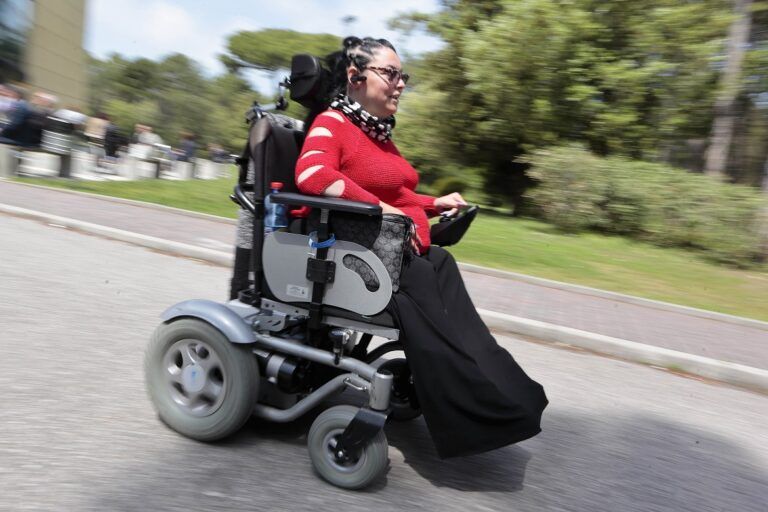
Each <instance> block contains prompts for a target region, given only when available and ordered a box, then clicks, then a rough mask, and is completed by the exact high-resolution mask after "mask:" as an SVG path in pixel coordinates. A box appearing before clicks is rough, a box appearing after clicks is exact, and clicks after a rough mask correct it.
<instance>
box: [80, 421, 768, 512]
mask: <svg viewBox="0 0 768 512" xmlns="http://www.w3.org/2000/svg"><path fill="white" fill-rule="evenodd" d="M316 413H317V411H314V412H313V413H311V414H309V415H307V416H305V417H303V418H301V419H300V420H298V421H296V422H293V423H288V424H274V423H272V424H270V423H265V422H262V421H258V420H251V421H250V422H249V423H248V424H247V425H246V426H245V428H244V429H243V430H242V431H241V432H240V433H238V434H237V435H235V436H233V437H232V438H231V439H229V440H227V441H224V442H219V443H213V444H203V443H196V442H193V441H189V440H186V439H184V438H182V437H180V436H179V437H176V436H175V434H173V435H169V434H171V433H169V432H168V431H162V429H164V427H163V426H162V425H161V424H160V422H159V421H158V423H157V426H156V428H157V435H156V436H153V437H155V438H156V440H155V443H157V441H162V442H163V443H164V444H165V445H172V446H168V447H167V448H158V451H157V452H155V453H154V455H152V454H151V453H152V452H147V451H144V452H143V453H144V457H140V458H141V459H143V460H136V461H135V462H134V463H131V464H127V465H124V466H122V467H119V466H116V467H115V468H114V471H115V474H113V475H112V476H111V477H107V478H106V479H104V480H102V481H101V482H100V484H101V485H97V486H95V488H93V491H94V492H93V494H92V495H91V496H92V497H93V499H94V500H95V501H92V502H90V503H92V504H94V505H97V507H98V508H99V509H100V510H140V509H141V510H170V509H173V510H176V509H179V510H180V509H183V508H184V507H187V508H186V509H188V510H209V509H212V508H211V507H214V508H219V509H226V510H248V509H250V508H249V507H253V506H255V505H256V504H258V505H260V507H264V508H263V509H264V510H269V509H271V508H272V507H277V508H282V509H288V508H291V509H296V505H297V504H302V506H304V507H305V508H302V510H310V509H312V508H311V505H310V503H312V502H316V503H318V506H319V507H320V508H318V509H317V510H321V509H323V508H322V507H323V505H322V504H323V503H324V504H328V503H330V502H333V501H335V500H341V502H343V503H345V505H349V508H348V509H349V510H371V509H375V508H377V507H379V508H381V509H382V510H389V509H393V510H394V509H398V508H400V507H406V508H409V509H414V508H417V507H420V508H423V509H424V510H432V509H433V507H435V506H437V505H438V504H439V506H440V509H445V510H466V506H467V505H468V504H470V503H471V504H472V505H473V507H474V506H477V508H484V509H488V510H511V509H514V510H517V511H539V510H569V511H570V510H573V511H581V510H589V511H591V512H598V511H606V512H607V511H611V512H613V511H617V510H621V511H622V512H634V511H638V512H639V511H646V510H665V511H666V510H670V511H672V510H674V511H675V512H682V511H691V512H692V511H696V512H702V511H716V510H733V511H739V512H747V511H755V512H758V511H761V512H762V511H765V510H766V509H765V501H764V499H765V496H766V495H768V470H767V469H766V467H765V465H764V461H765V459H764V458H762V459H760V458H759V457H764V455H757V456H755V455H753V454H751V453H749V452H747V451H746V450H745V449H744V448H743V447H742V446H740V444H739V442H738V440H737V438H734V439H730V438H728V437H724V436H723V435H721V434H718V433H715V432H711V431H708V430H706V429H701V428H691V427H690V426H688V425H685V424H681V423H677V422H672V421H668V420H667V419H665V418H663V417H660V416H653V415H649V414H643V415H639V414H636V415H613V416H611V415H603V416H597V415H593V416H592V415H579V414H573V412H568V413H565V412H561V411H552V412H550V413H549V414H545V422H544V426H543V428H544V430H543V432H542V433H541V434H540V435H539V436H537V437H535V438H533V439H531V440H528V441H525V442H524V443H523V445H516V446H509V447H506V448H502V449H499V450H494V451H491V452H488V453H485V454H480V455H475V456H471V457H459V458H455V459H448V460H440V459H439V458H438V457H437V454H436V452H435V450H434V446H433V444H432V441H431V439H430V437H429V432H428V430H427V428H426V424H425V423H424V421H423V419H421V418H419V419H417V420H414V421H411V422H406V423H390V424H388V425H387V427H386V433H387V438H388V440H389V442H390V446H391V447H392V448H394V449H397V450H399V451H400V452H401V453H402V454H403V458H404V463H401V462H399V457H398V455H397V454H396V453H395V452H394V450H393V451H391V452H390V459H391V460H392V467H391V468H390V473H389V476H388V478H386V479H383V480H382V481H381V482H378V483H377V484H376V485H374V486H373V487H371V488H369V489H367V490H365V491H358V492H349V491H343V490H340V489H336V488H333V487H332V486H330V485H328V484H326V483H325V482H322V481H321V480H320V479H319V478H317V476H316V475H313V473H312V471H311V468H310V464H309V460H308V457H307V452H306V448H305V443H306V434H307V431H308V430H309V426H310V425H311V422H312V419H313V417H314V416H315V415H316ZM139 453H142V452H139ZM408 468H411V469H412V470H413V471H414V472H415V473H417V474H418V476H419V477H421V478H423V479H424V480H425V481H426V482H420V481H419V478H414V476H413V475H410V476H409V475H408ZM108 482H111V483H108ZM169 489H174V493H173V494H170V495H169ZM467 492H469V493H471V494H465V493H467ZM137 497H140V498H141V503H142V505H141V507H138V505H137V501H136V500H137ZM306 500H310V501H309V502H308V501H306ZM329 500H330V501H329ZM513 504H514V506H513ZM393 507H394V508H393ZM510 507H511V508H510Z"/></svg>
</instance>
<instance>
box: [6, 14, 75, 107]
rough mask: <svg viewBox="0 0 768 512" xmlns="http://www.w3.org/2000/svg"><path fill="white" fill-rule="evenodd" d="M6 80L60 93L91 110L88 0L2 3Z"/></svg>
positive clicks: (64, 103) (62, 102)
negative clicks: (85, 40) (86, 42)
mask: <svg viewBox="0 0 768 512" xmlns="http://www.w3.org/2000/svg"><path fill="white" fill-rule="evenodd" d="M0 20H1V21H0V82H18V83H21V84H23V85H25V86H26V87H27V88H29V89H30V90H34V91H45V92H49V93H52V94H54V95H56V96H57V97H58V98H59V104H60V105H62V106H74V107H78V108H80V109H83V108H85V106H86V104H87V97H88V81H87V57H86V54H85V50H83V31H84V26H85V0H0Z"/></svg>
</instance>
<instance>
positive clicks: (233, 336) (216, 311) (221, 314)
mask: <svg viewBox="0 0 768 512" xmlns="http://www.w3.org/2000/svg"><path fill="white" fill-rule="evenodd" d="M179 317H192V318H199V319H200V320H203V321H205V322H208V323H209V324H211V325H212V326H214V327H215V328H217V329H218V330H220V331H221V332H222V333H223V334H224V336H226V337H227V338H228V339H229V341H231V342H232V343H254V342H255V341H256V338H255V337H254V335H253V330H252V329H251V327H250V324H249V323H248V322H246V321H245V320H244V319H243V318H242V317H241V316H240V315H238V314H237V313H235V312H234V311H232V310H231V309H229V308H228V307H227V306H225V305H224V304H221V303H219V302H213V301H212V300H200V299H193V300H185V301H184V302H179V303H178V304H176V305H175V306H171V307H170V308H168V309H166V310H165V311H164V312H163V314H161V315H160V318H162V319H163V322H170V321H171V320H173V319H175V318H179Z"/></svg>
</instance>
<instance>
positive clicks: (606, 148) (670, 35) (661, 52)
mask: <svg viewBox="0 0 768 512" xmlns="http://www.w3.org/2000/svg"><path fill="white" fill-rule="evenodd" d="M724 9H725V4H724V2H723V1H722V0H701V1H697V2H679V1H675V0H636V1H632V2H629V1H617V2H603V1H599V0H572V1H567V2H566V1H551V0H525V1H523V0H485V1H480V2H475V1H469V0H445V1H443V9H442V10H441V11H440V12H438V13H437V14H434V15H413V16H410V17H408V18H407V19H406V20H404V21H401V22H400V25H401V26H406V27H407V26H408V24H409V23H410V24H416V25H419V26H423V27H425V28H426V29H428V30H429V31H431V32H432V33H434V34H436V35H438V36H440V37H441V38H442V39H443V40H444V41H445V42H446V45H445V47H444V48H443V49H441V50H440V51H438V52H435V53H433V54H431V55H427V56H426V57H425V59H424V60H425V62H426V63H427V67H428V68H429V70H430V72H429V73H428V75H427V76H426V77H425V79H424V80H423V81H422V82H420V85H419V87H421V88H422V89H423V88H434V89H437V90H440V91H443V92H445V93H446V94H447V96H448V98H449V104H448V105H446V106H445V107H444V110H447V111H448V112H446V117H445V119H450V120H451V123H455V125H454V124H449V126H448V127H447V128H441V129H444V130H453V132H454V134H453V135H452V136H450V137H449V140H451V145H453V146H454V147H455V148H456V149H458V151H457V153H458V154H459V155H461V162H462V163H464V164H469V165H477V164H480V165H481V166H482V167H484V168H485V175H486V176H485V179H486V189H487V190H490V191H494V192H495V193H496V194H497V195H499V196H501V197H506V198H507V200H509V199H510V198H512V199H514V198H515V197H516V196H517V195H518V194H519V189H520V187H521V186H525V185H526V184H527V183H528V181H527V180H526V178H525V175H524V174H523V171H524V169H525V168H524V166H522V165H521V164H519V163H518V162H517V158H518V157H519V156H520V155H522V154H524V153H526V152H528V151H530V150H531V149H533V148H537V147H542V146H546V145H551V144H554V143H556V142H558V141H565V140H573V141H582V142H585V143H586V144H587V145H588V147H589V148H590V149H592V151H594V152H596V153H599V154H603V155H607V154H622V155H627V156H630V157H633V158H642V159H659V158H661V157H662V155H663V154H664V153H665V148H671V147H674V145H675V144H677V143H679V142H680V141H685V140H686V139H688V138H691V137H703V136H705V134H706V133H707V132H708V129H709V125H710V120H711V110H709V109H708V108H707V106H708V105H711V104H712V103H713V101H714V95H713V92H714V87H713V86H714V84H715V82H716V77H717V72H716V70H715V69H714V68H713V67H712V66H711V65H710V63H711V60H712V57H713V56H714V55H716V54H717V52H718V50H719V48H720V45H721V44H722V39H723V35H724V33H725V31H726V29H727V26H728V24H727V20H726V21H724V18H723V16H722V15H723V13H724V12H725V11H724ZM699 105H700V106H701V107H698V108H697V106H699ZM422 121H423V123H422V124H425V125H426V124H428V123H429V122H430V121H429V120H427V119H423V120H422ZM666 152H667V153H668V152H669V151H666Z"/></svg>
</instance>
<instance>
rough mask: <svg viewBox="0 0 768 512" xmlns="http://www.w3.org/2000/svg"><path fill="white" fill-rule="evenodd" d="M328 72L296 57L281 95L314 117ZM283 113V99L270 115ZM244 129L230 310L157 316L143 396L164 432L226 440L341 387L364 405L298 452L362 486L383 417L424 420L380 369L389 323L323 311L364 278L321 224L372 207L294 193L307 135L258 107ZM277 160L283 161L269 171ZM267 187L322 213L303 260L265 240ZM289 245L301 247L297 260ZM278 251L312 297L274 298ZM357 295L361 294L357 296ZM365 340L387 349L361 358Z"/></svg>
mask: <svg viewBox="0 0 768 512" xmlns="http://www.w3.org/2000/svg"><path fill="white" fill-rule="evenodd" d="M326 74H327V72H325V71H324V70H323V68H322V66H321V65H320V62H319V60H318V59H316V58H314V57H311V56H308V55H300V56H295V57H294V60H293V62H292V72H291V79H290V82H287V81H286V82H284V83H283V84H281V85H282V86H284V87H288V88H290V90H291V98H292V99H294V100H296V101H298V102H300V103H301V104H302V105H304V106H308V107H311V106H312V102H313V101H315V98H316V97H317V95H318V94H319V92H318V91H322V90H324V89H323V88H324V87H325V86H324V85H323V79H324V77H325V76H326ZM286 105H287V103H286V102H285V100H284V98H283V96H282V93H281V97H280V100H279V101H278V103H277V104H276V105H275V106H274V107H275V108H276V109H278V110H280V109H284V108H285V106H286ZM247 121H248V122H249V125H250V129H249V135H248V143H247V145H246V148H245V150H244V152H243V156H242V157H241V158H239V159H238V162H237V163H238V165H239V166H240V180H239V182H238V185H237V186H236V187H235V188H234V191H233V194H232V196H230V198H231V199H232V200H233V201H234V202H236V203H237V204H238V205H240V207H241V215H242V217H241V221H243V219H245V220H244V221H243V224H244V225H247V223H249V222H250V224H251V225H250V226H247V227H248V228H249V229H250V235H251V238H252V244H251V248H250V250H241V249H240V248H237V249H236V252H235V262H234V273H233V279H232V292H231V296H230V301H229V302H226V303H219V302H214V301H210V300H187V301H184V302H181V303H178V304H176V305H174V306H171V307H170V308H168V309H167V310H166V311H164V312H163V313H162V315H161V319H162V323H161V324H160V326H158V328H157V329H156V331H155V334H154V335H153V339H152V341H151V343H150V346H149V348H148V350H147V353H146V357H145V376H146V382H147V389H148V393H149V395H150V398H151V400H152V403H153V405H154V406H155V408H156V409H157V411H158V414H159V416H160V418H161V419H162V420H163V421H164V422H165V423H166V424H167V425H169V426H170V427H171V428H173V429H174V430H176V431H178V432H179V433H181V434H183V435H186V436H188V437H191V438H193V439H197V440H201V441H214V440H217V439H221V438H224V437H226V436H228V435H231V434H233V433H234V432H236V431H237V430H239V429H240V428H241V427H242V426H243V425H244V423H245V422H246V421H247V420H248V418H249V417H250V416H251V415H255V416H257V417H260V418H263V419H266V420H268V421H273V422H290V421H293V420H295V419H297V418H299V417H300V416H302V415H304V414H306V413H307V412H309V411H310V410H312V409H314V408H315V407H317V406H318V405H320V404H321V403H322V402H323V401H325V400H327V399H329V398H331V397H332V396H333V395H335V394H338V393H340V392H341V391H343V390H345V389H348V390H352V391H354V392H357V393H362V394H364V395H365V396H366V397H367V403H366V404H365V405H363V406H361V407H359V408H351V407H349V406H345V405H341V406H335V407H331V408H330V409H327V410H326V411H324V412H322V413H321V414H320V415H319V416H318V417H317V418H316V419H315V421H314V422H313V424H312V427H311V428H310V432H309V436H308V443H307V444H308V448H309V454H310V459H311V460H312V464H313V466H314V468H315V470H316V471H317V473H318V474H319V475H320V476H321V477H322V478H324V479H325V480H327V481H328V482H330V483H332V484H333V485H336V486H339V487H342V488H348V489H358V488H362V487H365V486H367V485H369V484H370V483H372V482H373V481H375V480H376V479H378V478H379V477H380V476H381V475H382V474H383V472H384V471H385V470H386V467H387V463H388V458H387V450H388V448H387V442H386V438H385V436H384V433H383V426H384V424H385V422H386V421H387V419H388V417H390V418H391V419H397V420H408V419H413V418H415V417H417V416H419V415H420V414H421V411H420V408H419V405H418V397H417V396H416V394H415V388H414V387H413V381H412V379H411V376H410V370H409V369H408V366H407V362H406V361H405V359H388V360H386V361H382V359H383V356H385V355H387V354H388V353H390V352H394V351H402V350H403V346H402V344H401V343H400V342H399V341H398V339H399V336H400V333H399V331H398V329H396V328H395V326H394V324H393V322H392V321H391V318H390V319H388V321H385V320H387V319H386V318H384V319H380V315H375V314H374V315H371V313H370V311H368V310H365V311H364V312H363V313H361V312H360V311H358V312H355V311H354V307H353V308H351V309H352V311H345V310H340V309H339V308H335V309H334V308H331V307H330V306H329V305H327V304H325V303H324V301H323V298H324V296H325V294H326V290H327V289H328V287H330V286H334V285H338V286H340V287H341V289H342V290H343V291H344V293H351V294H353V296H354V298H355V299H357V297H358V295H354V294H356V293H358V292H356V291H355V290H356V288H355V287H354V286H350V285H349V281H347V283H346V284H343V283H341V284H340V282H341V281H343V279H353V281H354V280H355V279H356V280H357V281H359V285H360V287H362V288H365V287H364V283H363V280H362V278H361V277H359V276H358V275H355V277H354V278H351V277H350V276H349V274H348V273H349V271H348V270H347V269H344V268H341V267H343V264H342V262H341V261H334V258H336V259H339V254H340V253H342V252H343V251H338V250H337V249H334V250H333V251H331V252H329V248H328V247H326V246H325V244H323V242H325V241H326V240H329V238H330V237H331V233H330V231H329V223H330V218H331V216H332V215H333V214H334V213H335V212H347V213H354V214H356V215H361V216H368V217H377V216H381V215H382V212H381V207H380V206H379V205H373V204H368V203H361V202H354V201H346V200H342V199H334V198H329V197H316V196H305V195H301V194H298V193H294V192H291V190H292V189H294V190H295V184H294V182H293V168H294V166H295V161H296V159H297V158H298V152H299V151H300V147H301V142H302V141H301V140H300V139H302V138H303V136H302V135H299V134H300V133H302V132H299V131H297V130H294V129H291V128H288V127H286V126H282V125H281V120H280V117H278V116H275V115H273V114H271V113H269V112H268V111H267V108H266V107H260V106H259V105H258V104H254V107H253V108H252V110H251V111H249V113H248V114H247ZM278 135H280V136H278ZM276 153H277V154H280V158H281V159H280V160H275V158H274V157H275V154H276ZM280 173H282V175H281V174H280ZM249 176H250V177H252V178H253V180H252V183H249V182H248V181H249V179H248V178H249ZM270 181H282V182H283V183H284V184H286V185H287V186H286V190H287V191H286V192H281V193H280V194H276V195H274V196H272V198H271V200H272V201H273V202H275V203H278V204H283V205H286V206H302V207H303V206H309V207H311V208H313V209H316V210H319V212H320V222H319V227H318V229H317V239H316V242H315V243H314V245H312V247H313V251H310V254H309V255H307V254H306V251H307V249H306V241H308V240H310V239H309V237H307V236H306V235H296V234H289V233H281V232H275V233H272V234H271V235H269V240H268V241H267V242H266V243H265V239H264V236H263V219H264V198H265V193H266V192H267V189H266V184H267V183H269V182H270ZM470 221H471V219H470ZM463 229H466V227H464V228H463ZM462 233H463V231H462V232H461V233H460V234H459V235H458V237H459V238H460V236H461V234H462ZM296 237H299V238H301V237H304V238H301V240H299V239H298V238H296ZM454 238H456V237H454ZM305 239H306V240H305ZM297 240H298V241H299V242H301V241H302V240H304V245H303V247H304V248H303V249H301V248H300V245H301V244H297V243H296V242H297ZM451 243H454V242H451ZM281 244H282V245H281ZM341 244H346V245H344V246H343V247H346V248H349V249H350V250H354V251H358V253H357V254H361V253H360V252H359V251H363V252H365V253H366V254H367V256H366V257H372V258H374V260H369V261H371V262H372V263H374V267H378V268H379V271H378V272H376V271H374V273H375V274H376V277H377V279H378V281H379V283H380V284H382V283H383V284H385V285H387V286H385V287H384V288H385V289H387V290H389V292H388V293H389V296H391V279H390V276H389V274H388V273H387V272H386V269H385V268H384V266H383V264H381V265H378V263H381V262H380V260H378V258H377V257H376V256H375V254H373V253H372V252H371V251H368V250H367V249H365V248H364V247H362V246H356V244H353V243H351V242H341ZM355 246H356V247H355ZM276 250H291V251H294V252H293V256H294V257H293V259H294V260H296V259H297V257H302V258H303V257H306V269H305V270H306V273H305V274H304V276H300V277H299V278H300V279H303V278H304V277H305V278H306V282H307V284H308V286H307V287H306V296H305V298H306V299H308V300H305V301H299V302H298V303H292V302H290V301H288V302H286V301H284V300H278V299H277V298H276V297H275V295H274V293H272V291H271V290H270V286H268V285H267V281H268V280H269V279H268V278H267V276H266V274H265V269H264V264H265V261H266V263H267V264H268V265H272V268H273V269H275V268H278V267H279V266H280V265H281V261H280V259H281V258H280V257H277V258H275V257H274V256H275V253H274V251H276ZM296 251H304V252H303V253H302V252H296ZM334 251H335V252H334ZM263 255H267V256H272V257H271V258H266V259H265V258H264V257H263ZM278 256H279V255H278ZM307 256H308V257H307ZM302 261H303V260H302ZM376 262H378V263H376ZM382 269H383V270H384V272H381V270H382ZM302 272H303V270H302ZM294 274H295V273H294ZM342 284H343V286H342ZM310 288H311V295H310V294H309V289H310ZM359 294H360V295H359V297H363V296H364V291H360V292H359ZM389 296H388V297H387V301H388V300H389ZM360 300H364V299H362V298H361V299H360ZM347 302H350V301H347ZM351 302H355V301H351ZM377 304H378V305H377V306H375V307H373V309H374V310H376V309H379V306H381V310H383V309H384V307H385V306H386V301H385V302H384V303H383V305H381V303H380V302H379V303H377ZM369 309H371V308H369ZM373 336H379V337H382V338H385V339H387V340H388V341H387V342H385V343H383V344H382V345H380V346H379V347H377V348H375V349H374V350H371V351H369V345H370V343H371V340H372V337H373ZM377 363H379V364H377Z"/></svg>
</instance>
